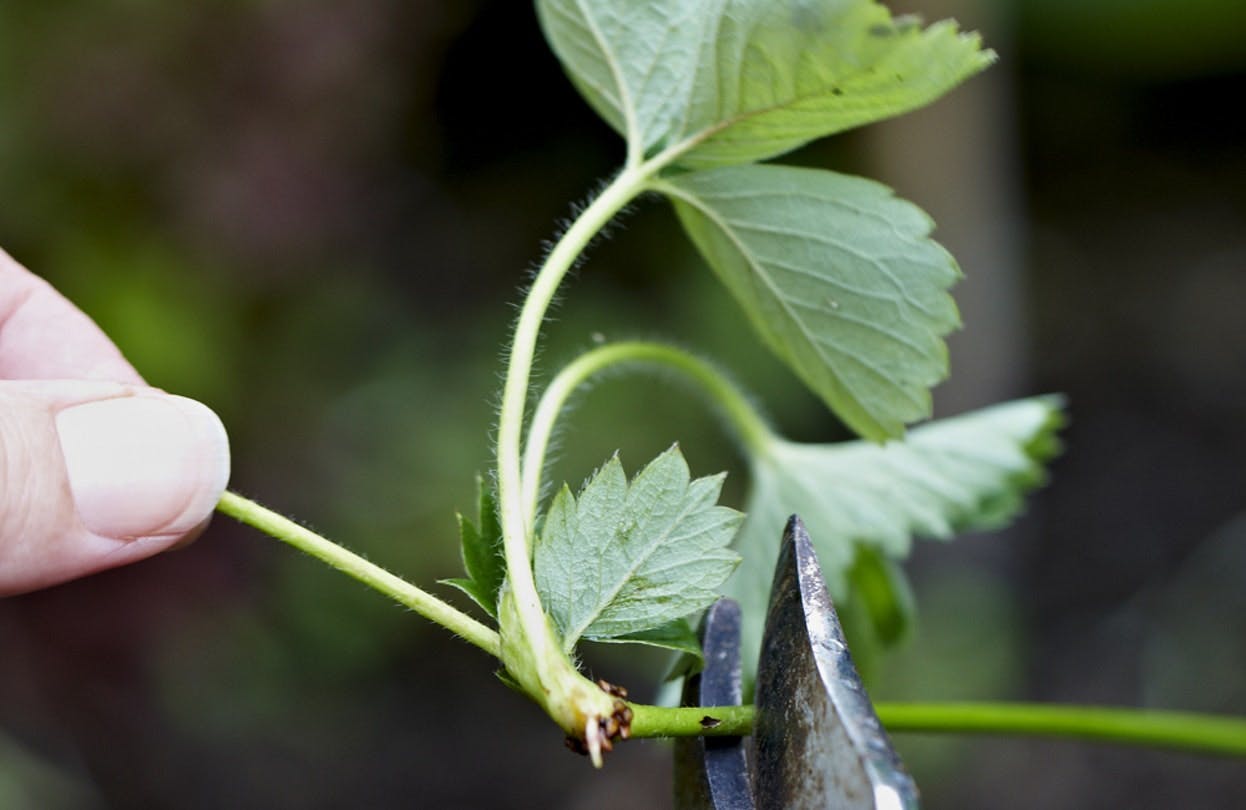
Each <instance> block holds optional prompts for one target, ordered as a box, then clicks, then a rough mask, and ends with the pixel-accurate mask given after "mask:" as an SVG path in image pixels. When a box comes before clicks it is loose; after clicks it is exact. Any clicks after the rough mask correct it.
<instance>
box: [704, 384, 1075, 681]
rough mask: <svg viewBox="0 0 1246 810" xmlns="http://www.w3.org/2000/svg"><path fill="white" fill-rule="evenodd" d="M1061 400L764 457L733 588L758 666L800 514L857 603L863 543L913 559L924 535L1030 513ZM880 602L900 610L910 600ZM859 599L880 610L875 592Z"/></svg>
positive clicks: (825, 567)
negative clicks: (1026, 499) (879, 438)
mask: <svg viewBox="0 0 1246 810" xmlns="http://www.w3.org/2000/svg"><path fill="white" fill-rule="evenodd" d="M1059 408H1060V401H1059V399H1057V398H1054V397H1039V398H1034V399H1025V400H1017V401H1015V402H1008V403H1004V404H1002V405H996V406H993V407H990V408H985V409H983V410H980V411H974V412H972V413H968V414H964V415H962V416H958V417H955V418H951V419H944V420H940V421H938V422H932V423H930V424H928V425H923V426H922V427H919V428H916V429H914V430H912V431H911V432H910V433H909V435H908V437H907V438H906V439H905V440H904V441H897V442H891V443H888V444H885V445H882V446H879V445H875V444H870V443H867V442H861V441H855V442H844V443H840V444H797V443H794V442H788V441H784V440H781V439H778V440H775V442H774V444H773V445H771V447H770V448H769V450H768V452H767V453H765V454H762V455H760V456H758V457H757V458H755V459H754V461H753V467H752V475H753V480H752V489H751V492H750V494H749V497H748V509H747V512H748V520H747V521H746V522H745V524H744V527H743V528H742V529H741V530H740V533H739V535H738V536H737V538H736V541H735V547H736V549H737V550H738V551H739V552H740V554H741V556H742V557H743V562H742V563H741V566H740V570H739V572H738V573H737V574H736V575H735V576H734V577H732V579H731V581H730V582H729V583H728V587H727V595H728V596H731V597H734V598H735V599H737V600H739V601H740V603H741V606H742V608H743V617H744V622H743V630H742V644H743V645H744V646H743V648H742V655H743V657H744V660H745V661H746V662H750V661H752V662H755V661H756V656H757V652H758V650H759V649H760V646H761V632H762V627H763V624H764V621H765V615H766V605H767V600H768V598H769V593H770V584H771V579H772V578H773V576H774V566H775V562H776V559H777V557H778V550H779V538H780V536H781V535H782V532H783V527H784V524H785V523H786V521H787V519H788V517H789V516H791V515H792V514H798V515H800V517H801V519H802V520H803V521H804V523H805V526H806V528H808V530H809V536H810V538H812V540H813V544H814V547H815V548H816V549H817V552H818V559H819V561H820V562H821V564H822V571H823V574H824V575H825V577H826V584H827V588H828V590H829V591H830V593H831V598H832V599H833V600H837V601H844V600H848V599H850V598H851V597H852V595H851V594H850V580H849V572H850V571H851V570H852V568H853V565H854V561H855V560H856V558H857V554H858V551H857V550H858V547H859V546H865V547H868V548H870V549H872V550H874V551H876V552H877V553H878V554H879V555H881V556H883V557H886V558H892V559H897V558H902V557H904V556H906V555H907V554H908V552H909V548H910V545H911V543H912V538H913V537H914V536H919V537H928V538H934V539H940V540H946V539H949V538H951V537H952V536H953V535H954V534H955V533H956V532H958V531H964V530H976V529H984V528H995V527H998V526H999V525H1001V524H1002V523H1003V522H1005V521H1006V520H1008V519H1010V518H1012V517H1013V516H1014V515H1015V514H1016V513H1017V512H1018V511H1020V509H1021V507H1022V504H1023V498H1022V496H1023V494H1024V493H1025V492H1027V491H1028V490H1030V489H1032V488H1034V487H1036V486H1038V485H1039V484H1041V483H1042V482H1043V480H1044V478H1045V472H1044V468H1043V466H1042V465H1043V462H1044V461H1045V460H1046V459H1047V458H1048V457H1049V456H1050V455H1051V454H1052V453H1053V452H1055V449H1056V447H1057V443H1056V442H1055V439H1054V432H1055V430H1056V429H1057V428H1058V427H1059V425H1060V424H1061V412H1060V410H1059ZM895 573H898V572H894V571H893V572H889V573H888V576H891V575H893V574H895ZM883 584H884V585H885V586H886V587H887V588H888V589H892V590H893V591H894V589H895V587H896V584H895V583H894V582H891V583H883ZM862 596H867V597H871V598H877V597H878V596H879V595H878V594H874V595H862ZM881 598H882V600H883V601H882V602H881V603H880V604H883V605H884V607H885V609H886V610H894V609H896V605H895V602H896V601H897V600H899V599H903V598H904V597H903V594H899V593H894V592H893V593H883V594H881ZM854 601H855V602H856V604H858V605H860V606H862V607H864V608H865V609H867V610H868V609H870V605H869V598H865V599H862V598H859V597H858V598H857V599H855V600H854ZM901 609H903V608H902V606H901ZM879 619H880V617H877V616H872V617H870V620H871V621H872V622H873V623H875V624H878V623H879ZM896 629H900V628H898V627H897V628H896ZM750 666H751V665H750Z"/></svg>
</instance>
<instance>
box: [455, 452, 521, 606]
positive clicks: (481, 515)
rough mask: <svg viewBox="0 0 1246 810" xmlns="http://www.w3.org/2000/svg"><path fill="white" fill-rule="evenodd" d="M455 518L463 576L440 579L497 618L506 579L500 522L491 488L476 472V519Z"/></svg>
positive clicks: (460, 516) (459, 516)
mask: <svg viewBox="0 0 1246 810" xmlns="http://www.w3.org/2000/svg"><path fill="white" fill-rule="evenodd" d="M457 517H458V519H459V544H460V551H461V553H462V555H463V570H464V571H466V572H467V577H465V578H460V579H444V580H442V582H443V583H444V584H446V585H452V586H454V587H455V588H458V589H459V590H460V591H462V592H463V593H465V594H467V595H468V596H469V597H471V599H472V601H473V602H475V603H476V604H478V605H480V607H481V608H483V609H484V611H485V612H486V613H488V614H489V615H490V616H492V617H494V618H495V619H496V618H497V615H498V591H499V590H501V588H502V581H503V580H504V579H506V562H505V560H504V558H503V555H502V525H501V523H500V522H499V521H498V511H497V503H496V501H495V500H494V496H493V489H492V488H491V487H489V486H488V485H487V484H485V482H484V480H483V479H482V478H481V477H480V476H476V520H475V522H472V521H470V520H468V519H467V518H465V517H463V516H462V515H458V516H457Z"/></svg>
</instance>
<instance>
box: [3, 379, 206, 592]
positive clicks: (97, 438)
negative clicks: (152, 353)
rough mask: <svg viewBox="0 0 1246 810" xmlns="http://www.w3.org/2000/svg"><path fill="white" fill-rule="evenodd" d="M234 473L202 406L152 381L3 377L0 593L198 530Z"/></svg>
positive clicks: (126, 557)
mask: <svg viewBox="0 0 1246 810" xmlns="http://www.w3.org/2000/svg"><path fill="white" fill-rule="evenodd" d="M228 478H229V443H228V439H227V437H226V435H225V429H224V427H222V425H221V422H220V420H219V419H218V418H217V417H216V414H214V413H213V412H212V411H211V410H209V409H208V408H207V407H206V406H204V405H202V404H200V403H198V402H195V401H194V400H190V399H186V398H184V397H178V396H172V395H169V394H165V393H163V392H161V391H158V390H156V389H151V388H143V387H139V386H132V385H122V384H117V383H104V382H89V381H85V382H84V381H77V380H51V381H44V380H38V381H3V382H0V595H6V594H15V593H21V592H23V591H28V590H33V589H35V588H41V587H44V586H47V585H54V584H56V583H59V582H64V581H66V580H70V579H74V578H76V577H80V576H84V575H86V574H90V573H94V572H96V571H102V570H104V569H106V568H112V567H114V566H117V565H123V564H125V563H129V562H134V561H135V560H140V559H143V558H144V557H149V556H151V555H153V554H156V553H159V552H161V551H164V550H166V549H168V548H170V547H171V546H174V545H176V544H177V543H179V542H182V541H185V540H187V539H191V538H193V537H194V535H195V534H197V533H198V531H199V530H200V529H201V528H202V526H203V525H204V524H205V523H206V522H207V520H208V518H209V517H210V516H211V514H212V509H213V507H214V506H215V505H216V502H217V501H218V500H219V498H220V496H221V493H222V492H223V491H224V489H225V484H226V482H227V480H228Z"/></svg>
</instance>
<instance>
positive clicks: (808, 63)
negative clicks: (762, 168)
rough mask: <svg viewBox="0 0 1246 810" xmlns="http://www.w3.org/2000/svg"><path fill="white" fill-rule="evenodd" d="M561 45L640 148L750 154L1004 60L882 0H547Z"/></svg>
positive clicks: (703, 159) (704, 159)
mask: <svg viewBox="0 0 1246 810" xmlns="http://www.w3.org/2000/svg"><path fill="white" fill-rule="evenodd" d="M537 10H538V12H539V14H540V18H541V24H542V26H543V27H544V29H545V36H546V39H548V40H549V42H550V45H551V46H552V47H553V49H554V52H555V53H556V54H557V55H558V58H559V59H560V60H561V61H562V63H563V66H564V68H565V69H566V71H567V73H568V75H570V77H571V79H572V80H573V81H574V83H575V84H576V86H577V87H578V88H579V90H580V92H581V93H582V94H583V95H584V97H585V98H586V99H587V100H588V101H589V103H590V104H591V105H592V106H593V107H594V109H596V110H597V112H598V113H599V114H600V115H601V116H602V117H603V118H605V120H606V121H607V122H609V124H610V125H611V126H612V127H614V128H615V129H616V130H617V131H618V132H619V133H620V134H622V135H623V136H624V137H625V138H627V140H628V142H629V144H630V145H631V148H632V149H633V150H634V151H636V152H638V153H643V154H646V155H652V154H653V153H655V152H657V151H660V150H661V149H664V148H667V147H670V146H673V145H676V144H682V145H683V147H684V152H683V155H682V157H681V158H680V159H679V163H680V164H682V165H684V166H687V167H706V166H714V165H724V164H735V163H747V162H751V161H756V160H762V159H765V158H768V157H773V156H775V155H778V154H782V153H783V152H787V151H789V150H791V149H794V148H796V147H797V146H800V145H801V144H803V143H806V142H808V141H811V140H813V139H815V138H820V137H823V136H826V135H830V134H832V133H835V132H841V131H843V130H846V129H850V128H852V127H856V126H861V125H862V124H868V123H870V122H872V121H879V120H882V119H885V118H890V117H892V116H896V115H899V114H901V113H904V112H907V111H909V110H912V109H914V108H917V107H920V106H923V105H925V104H928V103H929V102H931V101H933V100H935V99H936V98H938V97H939V96H941V95H943V94H944V93H946V92H947V91H948V90H950V89H951V88H953V87H955V86H956V85H957V84H959V83H960V82H961V81H963V80H964V79H966V78H967V77H969V76H971V75H972V74H974V73H976V72H978V71H980V70H982V69H983V68H985V67H986V66H987V65H989V64H990V63H991V61H992V60H993V59H994V55H993V54H992V53H991V52H990V51H983V50H981V48H980V42H979V38H978V37H977V35H972V34H970V35H966V34H961V33H959V32H958V31H957V29H956V26H955V24H954V23H951V22H942V23H937V24H935V25H932V26H930V27H929V28H927V29H924V30H923V29H922V27H921V25H920V24H919V23H918V22H917V21H916V20H915V19H914V18H912V17H899V18H893V17H892V16H891V14H890V12H888V11H887V9H886V8H884V7H883V6H881V5H879V4H877V3H874V2H871V1H870V0H651V1H650V2H644V3H639V2H635V0H538V2H537Z"/></svg>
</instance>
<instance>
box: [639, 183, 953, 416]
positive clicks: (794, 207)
mask: <svg viewBox="0 0 1246 810" xmlns="http://www.w3.org/2000/svg"><path fill="white" fill-rule="evenodd" d="M662 190H664V191H665V192H666V193H667V194H668V195H669V196H670V197H671V199H672V200H673V202H674V205H675V210H676V211H677V212H678V214H679V218H680V220H681V221H682V222H683V224H684V227H685V228H686V229H687V231H688V233H689V235H690V236H691V238H692V240H693V241H694V242H695V243H696V245H697V247H698V248H699V249H700V251H701V253H702V254H703V255H704V256H705V258H706V260H707V261H708V262H709V264H710V266H711V267H713V268H714V271H715V272H716V273H717V274H718V276H719V278H720V279H722V281H723V283H724V284H726V285H727V288H728V289H729V290H730V291H731V293H732V294H733V295H734V297H735V299H736V301H738V302H739V304H740V306H742V307H743V308H744V311H745V312H746V313H747V315H748V317H749V320H750V321H751V322H752V324H753V327H754V328H755V329H756V330H757V331H758V332H759V333H760V334H761V336H762V338H763V339H764V340H765V342H766V343H767V345H769V346H770V348H771V349H772V350H773V351H774V352H775V353H776V354H778V355H779V357H781V358H782V359H783V360H784V361H785V362H786V363H787V364H788V365H789V366H790V367H791V368H792V370H793V371H795V372H796V374H797V375H798V376H799V377H800V378H801V379H802V380H804V382H805V383H806V384H807V385H808V386H809V387H810V388H812V389H813V390H814V392H815V393H817V394H818V395H819V396H820V397H821V398H822V400H823V401H824V402H826V404H827V405H828V406H829V407H830V408H831V409H832V410H833V411H834V412H835V414H836V415H837V416H839V418H840V419H842V420H843V421H844V422H845V423H847V424H848V425H849V426H850V427H851V428H852V429H853V430H855V431H856V432H857V433H859V434H861V435H862V436H865V437H866V438H869V439H876V440H881V439H885V438H890V437H894V436H899V435H901V434H902V433H903V432H904V425H905V424H907V423H908V422H913V421H916V420H919V419H923V418H925V417H927V416H929V414H930V393H929V388H930V386H932V385H934V384H935V383H937V382H938V381H940V380H942V379H943V378H944V377H945V376H946V375H947V348H946V346H945V345H944V343H943V339H942V338H943V336H944V335H946V334H947V333H948V332H950V331H951V330H952V329H954V328H956V327H957V326H958V325H959V316H958V314H957V311H956V305H955V303H954V302H953V301H952V298H951V296H949V295H948V293H947V289H948V287H950V286H951V285H952V284H953V283H954V282H955V281H956V280H957V279H958V278H959V277H960V271H959V269H958V268H957V266H956V262H955V260H954V259H953V258H952V257H951V256H950V255H949V254H948V253H947V251H945V250H944V249H943V248H942V247H940V246H939V245H938V244H937V243H935V242H934V241H932V240H931V239H929V238H927V237H928V235H929V233H930V230H931V228H932V223H931V221H930V218H929V217H927V216H926V215H925V214H924V213H923V212H922V211H921V210H920V209H919V208H917V207H916V206H914V205H912V204H911V203H907V202H905V201H903V200H900V199H897V198H896V197H895V196H893V195H892V193H891V190H890V189H888V188H887V187H886V186H883V185H880V184H879V183H875V182H873V181H870V180H864V179H861V178H859V177H850V176H847V175H842V174H835V173H833V172H828V171H822V170H818V169H800V168H793V167H789V166H772V165H758V166H734V167H729V168H722V169H709V170H706V171H702V172H695V173H692V174H688V175H683V176H680V177H676V178H672V179H671V180H669V181H668V182H665V183H663V185H662Z"/></svg>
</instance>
